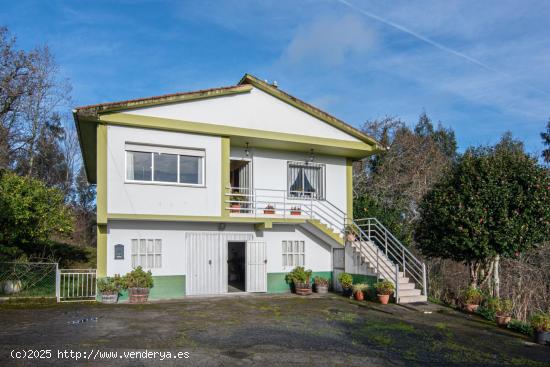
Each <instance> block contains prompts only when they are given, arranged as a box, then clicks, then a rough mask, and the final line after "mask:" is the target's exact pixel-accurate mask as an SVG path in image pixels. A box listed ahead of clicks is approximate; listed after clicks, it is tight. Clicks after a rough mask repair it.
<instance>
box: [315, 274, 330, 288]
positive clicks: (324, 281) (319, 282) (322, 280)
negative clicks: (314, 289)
mask: <svg viewBox="0 0 550 367" xmlns="http://www.w3.org/2000/svg"><path fill="white" fill-rule="evenodd" d="M313 281H314V283H315V284H316V285H322V286H325V287H328V279H327V278H323V277H319V276H317V277H315V279H313Z"/></svg>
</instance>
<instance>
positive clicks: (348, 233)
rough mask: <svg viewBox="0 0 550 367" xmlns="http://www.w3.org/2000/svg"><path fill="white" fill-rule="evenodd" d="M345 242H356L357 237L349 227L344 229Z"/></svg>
mask: <svg viewBox="0 0 550 367" xmlns="http://www.w3.org/2000/svg"><path fill="white" fill-rule="evenodd" d="M346 241H348V242H355V241H357V235H356V234H355V231H354V230H353V228H352V227H351V226H347V227H346Z"/></svg>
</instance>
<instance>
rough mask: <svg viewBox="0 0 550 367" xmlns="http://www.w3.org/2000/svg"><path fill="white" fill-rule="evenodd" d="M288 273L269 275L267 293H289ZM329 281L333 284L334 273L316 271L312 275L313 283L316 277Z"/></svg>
mask: <svg viewBox="0 0 550 367" xmlns="http://www.w3.org/2000/svg"><path fill="white" fill-rule="evenodd" d="M287 274H288V273H267V293H289V292H290V290H291V289H290V285H289V284H288V283H287V282H286V280H285V276H286V275H287ZM316 276H319V277H323V278H327V279H329V284H332V271H314V272H313V273H312V274H311V282H313V279H314V278H315V277H316Z"/></svg>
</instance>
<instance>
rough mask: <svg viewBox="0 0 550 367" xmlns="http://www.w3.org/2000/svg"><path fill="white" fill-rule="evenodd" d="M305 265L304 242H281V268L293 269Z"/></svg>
mask: <svg viewBox="0 0 550 367" xmlns="http://www.w3.org/2000/svg"><path fill="white" fill-rule="evenodd" d="M304 264H305V243H304V241H283V266H288V267H294V266H304Z"/></svg>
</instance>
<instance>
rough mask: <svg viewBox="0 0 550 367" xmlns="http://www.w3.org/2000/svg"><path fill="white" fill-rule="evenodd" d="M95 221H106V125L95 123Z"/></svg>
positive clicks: (101, 222)
mask: <svg viewBox="0 0 550 367" xmlns="http://www.w3.org/2000/svg"><path fill="white" fill-rule="evenodd" d="M96 205H97V223H98V224H106V223H107V126H106V125H97V186H96Z"/></svg>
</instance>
